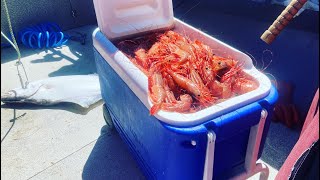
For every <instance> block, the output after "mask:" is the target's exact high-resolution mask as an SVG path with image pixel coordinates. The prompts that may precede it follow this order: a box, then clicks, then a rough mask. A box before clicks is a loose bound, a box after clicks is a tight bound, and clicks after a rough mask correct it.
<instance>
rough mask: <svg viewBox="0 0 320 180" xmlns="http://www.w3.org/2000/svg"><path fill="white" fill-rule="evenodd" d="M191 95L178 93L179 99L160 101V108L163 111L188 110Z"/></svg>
mask: <svg viewBox="0 0 320 180" xmlns="http://www.w3.org/2000/svg"><path fill="white" fill-rule="evenodd" d="M191 105H192V97H191V96H190V95H189V94H183V95H180V101H175V102H171V103H162V104H161V109H162V110H165V111H175V112H186V111H188V110H190V108H191Z"/></svg>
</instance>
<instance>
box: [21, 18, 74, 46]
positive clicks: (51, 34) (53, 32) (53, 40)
mask: <svg viewBox="0 0 320 180" xmlns="http://www.w3.org/2000/svg"><path fill="white" fill-rule="evenodd" d="M69 38H70V36H69V35H67V34H64V33H63V32H62V30H61V28H60V27H59V26H58V25H57V24H56V23H52V22H47V23H41V24H38V25H35V26H31V27H27V28H24V29H23V30H21V31H20V32H19V39H20V42H21V43H22V44H23V45H25V46H27V47H30V48H44V47H45V48H49V47H59V46H62V45H64V44H65V43H66V42H67V41H68V40H69Z"/></svg>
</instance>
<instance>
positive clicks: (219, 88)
mask: <svg viewBox="0 0 320 180" xmlns="http://www.w3.org/2000/svg"><path fill="white" fill-rule="evenodd" d="M208 86H209V89H210V92H211V94H212V95H213V96H216V97H219V98H222V99H227V98H229V97H231V96H232V89H231V83H221V82H219V81H218V80H214V81H212V82H210V84H209V85H208Z"/></svg>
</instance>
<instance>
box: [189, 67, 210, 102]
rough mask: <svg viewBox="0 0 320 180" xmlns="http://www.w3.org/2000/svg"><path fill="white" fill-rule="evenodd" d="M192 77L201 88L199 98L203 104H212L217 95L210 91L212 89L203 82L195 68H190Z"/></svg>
mask: <svg viewBox="0 0 320 180" xmlns="http://www.w3.org/2000/svg"><path fill="white" fill-rule="evenodd" d="M190 79H191V81H192V82H194V83H196V84H197V85H198V86H199V87H200V90H201V96H200V97H198V98H197V99H198V100H199V102H200V103H201V105H205V106H206V105H210V104H212V103H213V102H214V101H215V99H216V98H215V97H214V96H213V95H212V94H211V93H210V90H209V89H208V88H207V87H206V86H205V85H204V84H203V81H202V79H201V77H200V75H199V74H198V73H197V71H196V70H195V69H193V68H191V70H190Z"/></svg>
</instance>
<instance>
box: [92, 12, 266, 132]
mask: <svg viewBox="0 0 320 180" xmlns="http://www.w3.org/2000/svg"><path fill="white" fill-rule="evenodd" d="M174 27H175V28H174V31H176V32H178V33H182V34H185V35H187V36H188V37H190V38H191V39H192V40H194V39H198V40H200V41H202V42H203V43H205V44H207V45H209V46H210V47H211V48H212V49H213V50H214V53H215V54H216V55H220V56H223V57H231V58H233V59H235V60H238V61H240V62H243V64H244V66H243V68H244V71H245V72H247V73H248V74H250V75H251V76H253V77H254V78H255V79H256V80H257V81H258V82H259V87H258V88H257V89H255V90H253V91H251V92H248V93H245V94H242V95H239V96H236V97H233V98H230V99H228V100H226V101H224V102H221V103H218V104H215V105H213V106H211V107H208V108H206V109H203V110H200V111H197V112H195V113H176V112H166V111H159V112H158V114H156V115H155V116H156V118H158V119H159V120H160V121H163V122H165V123H168V124H171V125H175V126H194V125H198V124H201V123H203V122H205V121H207V120H211V119H213V118H215V117H218V116H220V115H223V114H225V113H226V112H227V111H231V110H235V109H237V108H239V107H242V106H244V105H247V104H249V103H252V102H255V101H257V100H259V99H262V98H264V97H266V96H267V95H268V94H269V92H270V89H271V82H270V80H269V78H268V77H267V76H265V75H264V74H263V73H261V72H259V71H258V70H257V69H256V68H255V67H254V66H253V64H252V60H251V58H250V57H249V56H248V55H246V54H244V53H242V52H240V51H239V50H237V49H235V48H233V47H231V46H229V45H227V44H225V43H223V42H221V41H219V40H217V39H215V38H213V37H211V36H209V35H207V34H205V33H203V32H201V31H199V30H197V29H195V28H193V27H192V26H189V25H188V24H186V23H184V22H182V21H180V20H178V19H176V18H175V25H174ZM97 31H98V29H97ZM97 31H96V32H97ZM94 34H95V33H94ZM94 34H93V36H94ZM96 43H97V42H96V41H94V42H93V44H94V46H95V47H96V48H97V50H98V51H99V52H100V53H101V55H102V56H103V57H104V58H105V60H106V61H107V62H108V63H109V65H110V66H111V67H112V68H113V69H114V70H115V71H116V72H117V73H118V75H119V76H120V77H121V78H122V79H123V81H124V82H126V84H127V85H128V86H129V88H130V89H131V90H132V91H133V92H135V94H136V96H137V97H138V98H139V99H140V100H141V101H142V102H143V103H144V105H145V106H146V107H147V108H148V109H150V107H151V106H152V103H151V101H150V100H149V97H148V80H147V77H146V75H145V74H143V73H142V72H141V71H140V70H139V69H138V68H137V67H136V66H135V65H134V64H133V63H131V61H130V60H129V59H128V58H127V57H126V56H125V55H124V54H123V53H122V52H121V51H119V50H117V51H116V52H113V53H112V54H111V53H108V52H107V51H106V50H103V49H101V48H100V49H99V47H98V46H97V45H96ZM106 48H110V49H113V48H114V47H106ZM109 52H112V51H109Z"/></svg>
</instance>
